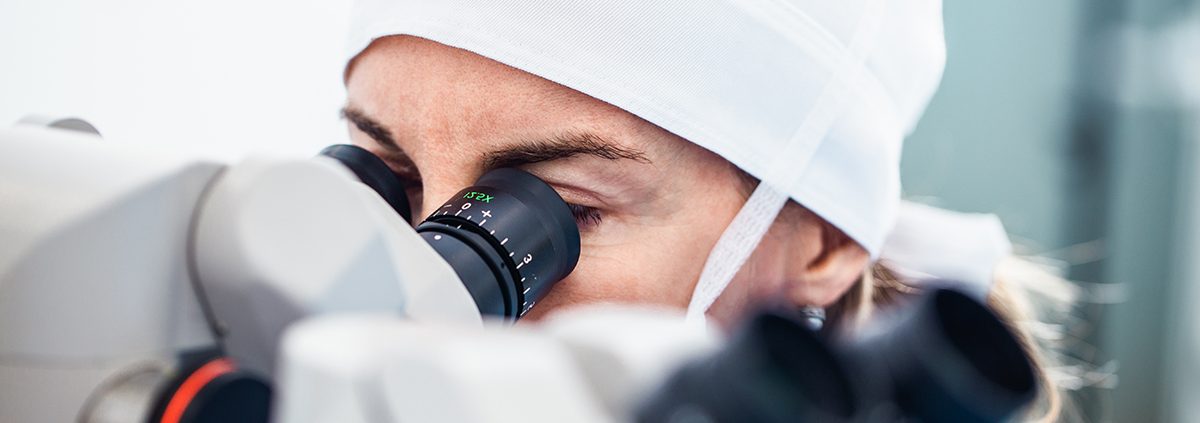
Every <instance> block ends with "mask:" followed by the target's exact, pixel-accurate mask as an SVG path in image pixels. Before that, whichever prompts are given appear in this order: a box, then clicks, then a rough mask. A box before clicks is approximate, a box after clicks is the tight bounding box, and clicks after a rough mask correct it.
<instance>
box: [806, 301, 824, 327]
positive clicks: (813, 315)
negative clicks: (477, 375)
mask: <svg viewBox="0 0 1200 423" xmlns="http://www.w3.org/2000/svg"><path fill="white" fill-rule="evenodd" d="M800 314H802V315H804V325H805V326H807V327H808V328H809V329H810V330H812V331H813V332H816V331H819V330H821V328H822V327H824V326H825V309H823V308H820V307H817V306H804V307H801V308H800Z"/></svg>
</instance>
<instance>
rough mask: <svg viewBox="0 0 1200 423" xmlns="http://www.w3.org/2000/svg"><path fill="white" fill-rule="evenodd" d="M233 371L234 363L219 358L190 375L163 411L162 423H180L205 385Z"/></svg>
mask: <svg viewBox="0 0 1200 423" xmlns="http://www.w3.org/2000/svg"><path fill="white" fill-rule="evenodd" d="M233 370H234V367H233V362H232V361H229V359H228V358H218V359H216V360H213V361H210V362H208V363H205V364H204V365H203V366H200V368H199V369H196V371H194V372H192V374H190V375H188V377H187V379H184V380H183V384H181V385H179V389H176V390H175V395H172V396H171V400H170V401H168V402H167V408H166V410H164V411H163V415H162V420H161V422H162V423H179V420H180V419H182V418H183V412H184V411H187V408H188V405H191V403H192V400H193V399H195V398H196V394H198V393H200V390H201V389H204V386H205V385H208V383H209V382H212V381H213V379H216V378H218V377H220V376H221V375H224V374H226V373H229V372H232V371H233Z"/></svg>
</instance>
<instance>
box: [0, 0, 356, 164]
mask: <svg viewBox="0 0 1200 423" xmlns="http://www.w3.org/2000/svg"><path fill="white" fill-rule="evenodd" d="M348 4H349V2H348V1H344V0H291V1H285V0H256V1H235V0H210V1H203V2H184V1H150V0H115V1H82V0H36V1H34V0H30V1H21V0H16V1H13V0H3V1H0V32H2V33H3V36H0V63H2V65H0V125H5V126H7V125H11V124H12V123H13V122H15V121H17V120H18V119H20V118H21V117H23V116H25V115H27V114H32V113H37V114H49V115H70V116H76V117H82V118H85V119H86V120H88V121H90V122H92V123H93V124H94V125H96V126H97V127H98V128H99V129H100V131H101V133H102V134H103V135H104V137H105V138H106V139H108V140H111V141H113V142H137V143H153V144H158V145H165V146H170V147H172V148H174V147H180V148H188V149H201V150H204V151H205V152H208V153H212V154H216V155H218V156H219V157H228V158H235V157H239V156H241V155H244V154H245V153H246V152H250V151H257V152H279V153H285V154H293V153H295V154H314V153H316V152H317V151H318V150H319V149H320V147H322V146H324V145H328V144H331V143H334V142H337V141H342V140H345V139H346V130H345V126H344V125H343V124H342V123H341V122H340V120H339V118H338V108H339V107H340V106H341V102H342V100H343V99H344V93H343V88H342V68H343V64H342V60H341V58H342V57H343V55H344V54H345V50H344V46H345V39H346V25H347V17H348Z"/></svg>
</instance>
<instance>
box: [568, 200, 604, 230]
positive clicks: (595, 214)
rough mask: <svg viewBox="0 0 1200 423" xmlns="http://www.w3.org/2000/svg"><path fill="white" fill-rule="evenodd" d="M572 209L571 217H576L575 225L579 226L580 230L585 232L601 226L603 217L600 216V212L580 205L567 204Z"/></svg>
mask: <svg viewBox="0 0 1200 423" xmlns="http://www.w3.org/2000/svg"><path fill="white" fill-rule="evenodd" d="M567 206H568V207H570V209H571V215H572V216H574V217H575V223H576V224H577V225H579V230H581V231H585V230H588V229H591V228H593V227H595V226H596V225H599V224H600V221H601V220H602V218H603V216H601V215H600V210H597V209H595V208H592V207H588V206H581V205H578V204H567Z"/></svg>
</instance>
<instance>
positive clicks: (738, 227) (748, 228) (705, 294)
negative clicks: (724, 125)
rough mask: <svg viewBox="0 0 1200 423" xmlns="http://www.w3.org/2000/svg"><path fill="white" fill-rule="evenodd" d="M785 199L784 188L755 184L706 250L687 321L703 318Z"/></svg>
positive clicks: (702, 320)
mask: <svg viewBox="0 0 1200 423" xmlns="http://www.w3.org/2000/svg"><path fill="white" fill-rule="evenodd" d="M787 201H788V195H787V194H785V193H784V192H783V191H781V190H778V189H775V187H772V186H771V185H770V184H768V183H766V182H761V183H759V184H758V188H755V189H754V193H753V194H750V198H749V199H748V200H746V204H745V205H743V206H742V209H741V210H739V211H738V214H737V216H734V218H733V221H732V222H730V223H729V226H728V227H726V228H725V232H723V233H721V238H720V239H718V240H717V245H715V246H713V250H712V252H710V253H709V255H708V261H707V262H705V263H704V270H703V271H702V272H700V280H699V281H698V282H696V289H695V290H694V291H692V301H691V303H690V304H688V310H687V320H688V321H689V322H697V323H703V322H704V321H705V316H704V313H705V312H706V311H708V308H709V307H711V306H712V303H713V302H714V301H716V300H717V297H718V296H720V295H721V292H723V291H725V287H726V286H728V285H729V282H731V281H732V280H733V276H734V275H735V274H737V271H738V270H739V269H741V268H742V265H743V264H745V263H746V259H748V258H750V253H753V252H754V249H755V248H756V247H757V246H758V242H759V241H761V240H762V237H763V235H766V233H767V229H770V227H771V224H772V223H773V222H775V217H776V216H778V215H779V211H780V210H783V206H784V205H785V204H787Z"/></svg>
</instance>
